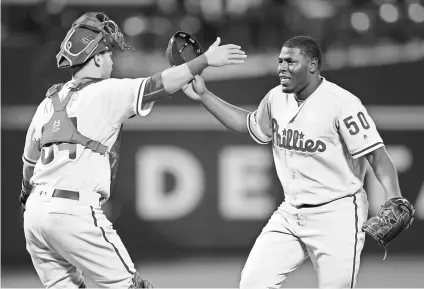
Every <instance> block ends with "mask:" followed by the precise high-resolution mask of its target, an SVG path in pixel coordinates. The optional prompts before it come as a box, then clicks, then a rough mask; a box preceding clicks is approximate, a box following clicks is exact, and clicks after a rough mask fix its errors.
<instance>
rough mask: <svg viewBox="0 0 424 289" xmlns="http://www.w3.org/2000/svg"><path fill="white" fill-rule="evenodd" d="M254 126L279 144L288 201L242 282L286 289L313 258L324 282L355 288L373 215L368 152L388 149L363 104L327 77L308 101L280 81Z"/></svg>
mask: <svg viewBox="0 0 424 289" xmlns="http://www.w3.org/2000/svg"><path fill="white" fill-rule="evenodd" d="M247 126H248V130H249V133H250V135H251V136H252V138H253V139H254V140H255V141H256V142H258V143H261V144H266V143H269V142H271V141H272V147H273V155H274V162H275V166H276V170H277V174H278V177H279V179H280V181H281V184H282V187H283V189H284V195H285V201H284V202H283V203H282V204H281V206H280V207H279V208H278V209H277V210H276V211H275V212H274V214H273V215H272V217H271V218H270V220H269V222H268V224H267V225H266V226H265V227H264V229H263V230H262V232H261V234H260V235H259V237H258V238H257V240H256V243H255V245H254V246H253V248H252V250H251V252H250V255H249V257H248V260H247V262H246V264H245V267H244V269H243V272H242V278H241V282H240V287H241V288H269V287H272V288H274V287H280V286H281V284H282V282H283V281H284V280H285V279H286V277H287V275H288V274H289V273H290V272H291V271H293V270H294V269H296V268H297V267H298V266H300V265H301V264H302V262H303V261H304V260H305V259H306V258H308V257H310V258H311V260H312V262H313V264H314V267H315V269H316V271H317V273H318V283H319V286H320V287H335V288H342V287H343V288H345V287H353V286H355V282H356V274H357V272H358V267H359V259H360V253H361V251H362V248H363V245H364V240H365V234H364V233H363V232H362V230H361V227H362V224H363V222H364V221H365V220H366V218H367V214H368V201H367V197H366V193H365V191H364V189H363V181H364V176H365V172H366V165H367V160H366V158H364V157H362V156H364V155H365V154H367V153H369V152H372V151H373V150H375V149H377V148H380V147H382V146H384V144H383V141H382V139H381V137H380V135H379V133H378V131H377V129H376V126H375V124H374V122H373V120H372V119H371V117H370V116H369V115H368V113H367V111H366V109H365V107H364V106H363V105H362V103H361V101H360V100H359V99H358V98H357V97H355V96H354V95H353V94H351V93H350V92H348V91H346V90H344V89H342V88H341V87H339V86H337V85H335V84H334V83H331V82H329V81H327V80H325V79H323V82H322V83H321V84H320V86H319V87H318V88H317V89H316V91H314V92H313V93H312V94H311V95H310V96H309V97H308V98H307V99H306V100H305V101H304V102H303V103H302V104H300V105H298V103H297V101H296V99H295V98H294V95H293V94H286V93H283V92H282V87H281V86H277V87H275V88H274V89H272V90H271V91H270V92H269V93H268V94H267V95H266V96H265V98H264V99H263V100H262V102H261V103H260V105H259V108H258V110H256V111H254V112H252V113H250V114H249V116H248V119H247Z"/></svg>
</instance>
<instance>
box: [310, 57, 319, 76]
mask: <svg viewBox="0 0 424 289" xmlns="http://www.w3.org/2000/svg"><path fill="white" fill-rule="evenodd" d="M317 70H318V59H317V58H316V57H314V58H312V59H311V60H310V61H309V71H310V72H311V73H315V72H316V71H317Z"/></svg>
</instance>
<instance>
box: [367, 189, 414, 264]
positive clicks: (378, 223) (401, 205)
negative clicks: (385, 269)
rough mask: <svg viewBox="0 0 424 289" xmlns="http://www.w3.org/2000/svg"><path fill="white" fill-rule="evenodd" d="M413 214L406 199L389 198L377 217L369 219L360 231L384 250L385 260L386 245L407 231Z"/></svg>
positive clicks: (412, 209)
mask: <svg viewBox="0 0 424 289" xmlns="http://www.w3.org/2000/svg"><path fill="white" fill-rule="evenodd" d="M414 214H415V210H414V207H413V206H412V205H411V203H409V202H408V200H407V199H405V198H402V197H397V198H391V199H389V200H387V201H386V202H385V203H384V205H383V206H382V207H381V209H380V211H379V212H378V214H377V216H375V217H372V218H370V219H369V220H367V221H366V222H365V223H364V224H363V226H362V230H363V231H364V232H366V233H367V234H369V235H370V236H371V237H373V238H374V239H375V240H376V241H377V243H378V244H379V245H380V246H381V247H383V248H384V249H385V251H386V254H385V255H384V259H385V258H386V255H387V245H388V244H389V243H390V241H392V240H393V239H394V238H396V236H397V235H399V234H400V233H402V232H403V231H405V230H406V229H408V227H409V226H410V225H411V224H412V222H413V220H414ZM384 259H383V260H384Z"/></svg>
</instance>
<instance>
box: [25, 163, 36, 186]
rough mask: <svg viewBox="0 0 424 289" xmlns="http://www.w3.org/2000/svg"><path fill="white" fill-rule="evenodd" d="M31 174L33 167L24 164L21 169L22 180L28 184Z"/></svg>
mask: <svg viewBox="0 0 424 289" xmlns="http://www.w3.org/2000/svg"><path fill="white" fill-rule="evenodd" d="M33 174H34V167H33V166H30V165H28V164H26V163H24V165H23V168H22V175H23V179H24V180H25V181H27V182H29V180H30V179H31V178H32V175H33Z"/></svg>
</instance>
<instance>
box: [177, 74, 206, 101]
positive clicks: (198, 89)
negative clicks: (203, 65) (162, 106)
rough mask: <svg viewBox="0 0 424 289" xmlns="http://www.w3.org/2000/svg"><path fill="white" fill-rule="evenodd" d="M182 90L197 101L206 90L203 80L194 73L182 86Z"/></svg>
mask: <svg viewBox="0 0 424 289" xmlns="http://www.w3.org/2000/svg"><path fill="white" fill-rule="evenodd" d="M182 91H183V92H184V93H185V95H187V96H188V97H189V98H191V99H192V100H196V101H199V100H200V99H201V97H202V96H203V95H204V94H205V93H206V91H207V88H206V85H205V80H204V79H203V78H202V77H200V76H199V75H196V76H195V77H194V79H193V80H192V81H191V82H190V83H188V84H186V85H184V86H183V88H182Z"/></svg>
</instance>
